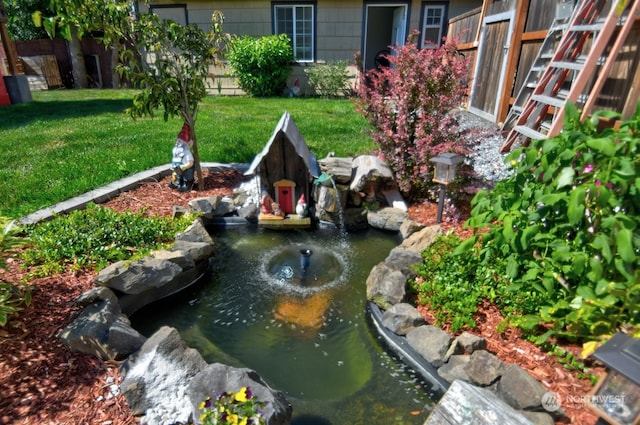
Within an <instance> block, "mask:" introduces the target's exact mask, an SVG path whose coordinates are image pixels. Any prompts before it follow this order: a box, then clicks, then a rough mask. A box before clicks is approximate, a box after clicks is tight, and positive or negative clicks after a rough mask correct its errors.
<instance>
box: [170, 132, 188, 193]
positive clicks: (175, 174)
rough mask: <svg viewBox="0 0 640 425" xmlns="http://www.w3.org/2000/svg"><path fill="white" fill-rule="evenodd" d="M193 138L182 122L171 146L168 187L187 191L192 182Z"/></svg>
mask: <svg viewBox="0 0 640 425" xmlns="http://www.w3.org/2000/svg"><path fill="white" fill-rule="evenodd" d="M192 145H193V140H192V139H191V135H190V133H189V126H188V125H187V123H184V125H183V126H182V130H181V131H180V133H179V134H178V138H177V139H176V144H175V145H174V146H173V151H172V154H173V158H172V159H171V182H170V183H169V187H170V188H171V189H177V190H179V191H180V192H189V191H190V190H191V189H192V188H193V183H194V175H193V174H194V167H193V164H194V159H193V154H192V153H191V146H192Z"/></svg>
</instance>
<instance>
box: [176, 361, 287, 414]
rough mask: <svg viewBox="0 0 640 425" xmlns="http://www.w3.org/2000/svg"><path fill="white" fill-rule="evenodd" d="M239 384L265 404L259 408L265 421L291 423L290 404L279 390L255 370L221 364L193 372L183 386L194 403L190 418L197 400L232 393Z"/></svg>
mask: <svg viewBox="0 0 640 425" xmlns="http://www.w3.org/2000/svg"><path fill="white" fill-rule="evenodd" d="M242 387H248V388H250V390H251V393H252V394H253V397H254V398H255V400H257V401H260V402H263V403H266V406H265V409H264V410H262V409H261V410H262V412H263V418H264V419H265V424H267V425H288V424H289V423H291V414H292V407H291V404H289V402H288V401H287V399H286V396H285V395H284V393H283V392H281V391H275V390H273V389H271V388H270V387H269V386H268V385H267V384H266V383H265V382H264V380H263V379H262V378H261V377H260V375H258V373H256V372H255V371H253V370H251V369H247V368H235V367H231V366H226V365H223V364H221V363H213V364H210V365H208V366H206V367H205V368H204V369H203V370H202V371H201V372H199V373H198V374H196V375H195V376H194V377H193V378H192V379H191V381H190V382H189V386H188V388H187V395H188V397H189V400H190V402H191V405H192V406H195V409H194V411H193V417H194V418H198V417H199V416H200V411H199V410H197V408H198V407H199V405H200V403H201V402H202V401H203V400H205V399H206V398H207V397H211V399H212V400H215V397H216V395H218V394H222V393H223V392H229V393H236V392H238V391H239V390H240V389H241V388H242Z"/></svg>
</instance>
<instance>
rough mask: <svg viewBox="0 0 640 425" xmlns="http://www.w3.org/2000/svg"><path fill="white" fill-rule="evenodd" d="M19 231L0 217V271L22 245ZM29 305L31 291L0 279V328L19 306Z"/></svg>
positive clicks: (13, 224) (10, 222) (11, 223)
mask: <svg viewBox="0 0 640 425" xmlns="http://www.w3.org/2000/svg"><path fill="white" fill-rule="evenodd" d="M18 232H19V229H18V227H17V226H16V225H15V223H14V222H13V221H10V220H9V219H8V218H6V217H2V216H0V269H4V268H6V266H7V263H6V259H7V257H9V256H10V255H13V254H14V253H15V249H16V248H18V247H20V246H22V245H24V239H23V238H21V237H19V236H18ZM30 303H31V291H30V290H29V289H28V288H22V287H19V286H16V285H14V284H12V283H9V282H5V281H3V280H1V279H0V326H4V325H6V324H7V321H8V320H9V317H10V316H11V315H12V314H14V313H16V312H18V311H20V309H21V306H22V305H23V304H24V305H29V304H30Z"/></svg>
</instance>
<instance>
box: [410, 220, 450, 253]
mask: <svg viewBox="0 0 640 425" xmlns="http://www.w3.org/2000/svg"><path fill="white" fill-rule="evenodd" d="M441 234H442V228H441V227H440V225H438V224H436V225H434V226H429V227H425V228H424V229H422V230H419V231H417V232H415V233H412V234H411V235H410V236H409V237H408V238H406V239H405V240H404V241H402V243H401V244H400V246H401V247H402V248H404V249H408V250H410V251H414V252H422V251H424V250H425V249H427V248H428V247H430V246H431V245H432V244H433V242H435V240H436V238H437V237H438V236H440V235H441Z"/></svg>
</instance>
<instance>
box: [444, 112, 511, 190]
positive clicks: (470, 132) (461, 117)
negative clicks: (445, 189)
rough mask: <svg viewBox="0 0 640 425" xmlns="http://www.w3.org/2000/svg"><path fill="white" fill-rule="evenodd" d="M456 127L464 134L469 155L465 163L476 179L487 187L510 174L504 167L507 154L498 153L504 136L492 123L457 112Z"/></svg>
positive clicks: (467, 113) (470, 114) (475, 116)
mask: <svg viewBox="0 0 640 425" xmlns="http://www.w3.org/2000/svg"><path fill="white" fill-rule="evenodd" d="M456 113H457V114H458V125H459V128H460V130H462V131H463V132H465V136H464V137H465V138H466V139H467V141H468V142H469V149H470V150H471V153H469V155H467V156H466V157H465V163H466V164H469V165H471V166H472V167H473V169H474V171H475V172H476V173H477V174H478V177H479V178H480V179H481V180H482V181H484V182H485V183H486V184H488V185H490V186H491V185H493V184H494V183H495V182H497V181H500V180H503V179H505V178H507V177H509V176H510V175H511V174H512V171H511V170H510V169H509V168H508V167H507V166H506V165H505V163H504V158H505V157H506V156H507V154H502V153H500V147H501V146H502V143H503V142H504V136H503V135H502V134H500V128H499V127H498V126H497V125H496V124H495V123H493V122H491V121H488V120H486V119H484V118H481V117H479V116H477V115H475V114H472V113H471V112H469V111H465V110H459V111H457V112H456Z"/></svg>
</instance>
